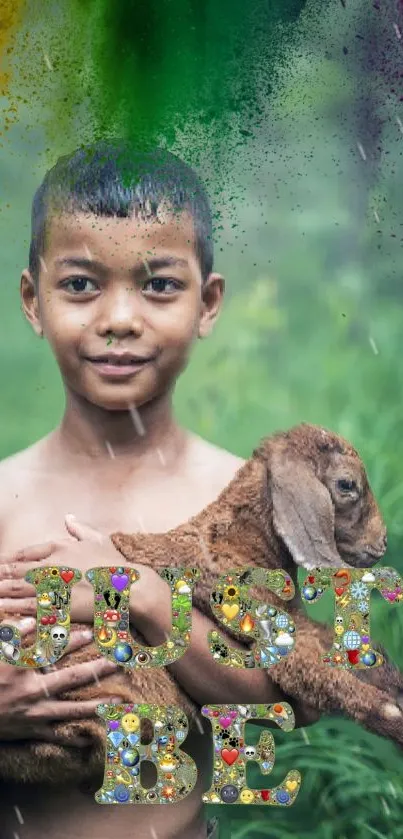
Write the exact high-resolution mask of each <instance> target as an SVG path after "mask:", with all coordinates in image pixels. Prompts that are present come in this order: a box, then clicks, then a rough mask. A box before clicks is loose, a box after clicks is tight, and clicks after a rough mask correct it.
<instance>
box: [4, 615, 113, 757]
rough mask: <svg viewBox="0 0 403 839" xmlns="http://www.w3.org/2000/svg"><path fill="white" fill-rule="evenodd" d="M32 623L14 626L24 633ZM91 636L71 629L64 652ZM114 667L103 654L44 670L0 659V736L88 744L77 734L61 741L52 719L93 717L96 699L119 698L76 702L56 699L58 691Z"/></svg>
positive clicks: (72, 686) (111, 671)
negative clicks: (76, 663)
mask: <svg viewBox="0 0 403 839" xmlns="http://www.w3.org/2000/svg"><path fill="white" fill-rule="evenodd" d="M27 623H28V625H27ZM24 624H25V625H24ZM34 627H35V621H34V620H31V625H29V621H28V620H27V621H24V623H23V624H20V625H19V627H18V628H19V630H20V633H21V636H22V637H24V636H25V635H27V633H28V632H29V631H30V630H32V629H33V628H34ZM91 640H92V633H91V632H90V631H89V630H86V631H85V632H74V633H72V635H71V638H70V642H69V645H68V647H67V648H66V653H68V652H73V650H76V649H79V648H80V647H83V646H84V645H85V644H89V643H90V641H91ZM117 669H118V666H117V665H114V664H113V662H110V661H107V660H106V659H104V658H98V659H96V660H95V661H91V662H85V663H83V664H78V665H75V666H74V667H65V668H63V669H62V670H57V671H54V672H50V673H46V674H44V673H42V672H38V671H37V670H28V669H25V668H18V667H12V666H11V665H10V664H4V663H3V662H0V740H47V741H49V742H55V743H59V744H60V745H63V744H64V745H67V746H77V747H83V746H86V745H88V744H89V742H90V741H89V740H88V738H85V737H82V736H79V735H78V736H77V737H76V738H75V739H72V738H71V737H69V738H68V740H66V741H64V740H63V738H62V737H61V736H60V735H57V734H55V732H54V731H53V726H52V723H54V722H55V721H56V720H63V721H64V722H66V721H68V722H70V721H72V720H78V719H89V718H92V717H95V710H96V707H97V705H99V703H101V702H121V701H122V699H121V698H120V697H114V698H111V697H110V696H109V697H105V698H101V697H99V698H98V699H92V700H86V701H80V702H76V701H71V700H70V701H68V700H62V699H59V698H58V694H59V693H64V692H65V691H67V690H72V688H76V687H79V686H80V685H87V684H90V683H91V682H93V681H94V679H96V678H98V677H99V678H102V676H105V675H108V674H110V673H113V672H115V671H116V670H117Z"/></svg>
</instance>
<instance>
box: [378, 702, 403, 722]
mask: <svg viewBox="0 0 403 839" xmlns="http://www.w3.org/2000/svg"><path fill="white" fill-rule="evenodd" d="M381 714H382V716H383V717H386V719H387V720H392V719H396V718H397V717H401V716H402V711H401V709H400V708H399V707H398V706H397V705H392V703H391V702H387V703H386V705H384V706H383V707H382V709H381Z"/></svg>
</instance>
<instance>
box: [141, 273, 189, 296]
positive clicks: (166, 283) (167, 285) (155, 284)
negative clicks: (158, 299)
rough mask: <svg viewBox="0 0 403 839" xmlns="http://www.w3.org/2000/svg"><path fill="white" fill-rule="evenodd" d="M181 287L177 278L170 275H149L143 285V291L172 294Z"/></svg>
mask: <svg viewBox="0 0 403 839" xmlns="http://www.w3.org/2000/svg"><path fill="white" fill-rule="evenodd" d="M180 287H181V285H180V283H179V282H178V281H177V280H173V279H172V278H171V277H151V278H150V279H149V280H147V282H146V283H145V284H144V286H143V291H151V292H154V293H157V294H160V293H168V294H172V293H173V292H175V291H178V289H179V288H180Z"/></svg>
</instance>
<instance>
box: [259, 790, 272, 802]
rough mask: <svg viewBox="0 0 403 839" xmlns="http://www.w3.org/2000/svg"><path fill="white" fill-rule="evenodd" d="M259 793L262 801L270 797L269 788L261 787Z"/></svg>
mask: <svg viewBox="0 0 403 839" xmlns="http://www.w3.org/2000/svg"><path fill="white" fill-rule="evenodd" d="M260 795H261V796H262V799H263V801H268V800H269V798H270V790H269V789H261V790H260Z"/></svg>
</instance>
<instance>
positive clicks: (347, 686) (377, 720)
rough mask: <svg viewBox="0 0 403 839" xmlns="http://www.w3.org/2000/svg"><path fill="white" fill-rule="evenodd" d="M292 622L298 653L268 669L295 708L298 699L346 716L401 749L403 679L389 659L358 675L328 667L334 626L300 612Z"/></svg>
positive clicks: (402, 739)
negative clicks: (294, 703) (315, 620)
mask: <svg viewBox="0 0 403 839" xmlns="http://www.w3.org/2000/svg"><path fill="white" fill-rule="evenodd" d="M293 618H294V620H295V624H296V629H297V633H296V634H297V638H296V644H295V649H294V650H293V652H292V653H290V655H289V656H287V658H286V659H284V660H283V661H281V662H280V663H279V664H275V665H273V666H272V667H270V669H269V670H268V676H269V678H271V679H272V681H273V682H274V683H275V684H277V685H278V686H279V687H280V688H281V690H282V691H283V693H284V694H285V695H286V696H287V698H289V700H290V703H291V705H292V700H293V699H295V700H296V701H297V702H298V704H300V705H301V706H302V707H303V706H304V705H307V706H308V707H309V706H310V707H312V708H313V709H314V710H316V711H319V712H322V713H325V714H344V715H346V716H348V717H350V718H351V719H353V720H356V721H357V722H359V723H361V724H362V725H364V726H365V727H366V728H368V729H369V730H370V731H372V732H373V733H375V734H378V735H381V736H384V737H389V738H391V739H392V740H394V741H395V742H396V743H398V744H399V745H401V746H403V713H402V709H403V701H402V698H403V676H402V674H401V673H400V672H399V671H398V670H397V668H395V667H394V665H393V664H392V663H391V662H389V661H385V663H384V664H383V665H381V666H380V667H378V668H375V669H374V670H368V671H356V674H355V673H354V671H349V670H339V669H337V668H334V667H330V666H329V665H328V664H326V663H325V662H322V660H321V656H322V655H323V653H326V652H327V651H328V650H330V648H331V646H332V642H333V637H334V636H333V629H332V627H329V626H326V625H324V624H318V623H314V622H313V621H311V620H310V619H309V618H307V617H306V616H305V615H301V614H298V615H295V614H294V615H293ZM382 653H383V654H384V652H383V650H382ZM382 671H383V672H382ZM358 675H359V677H358V678H357V676H358Z"/></svg>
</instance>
